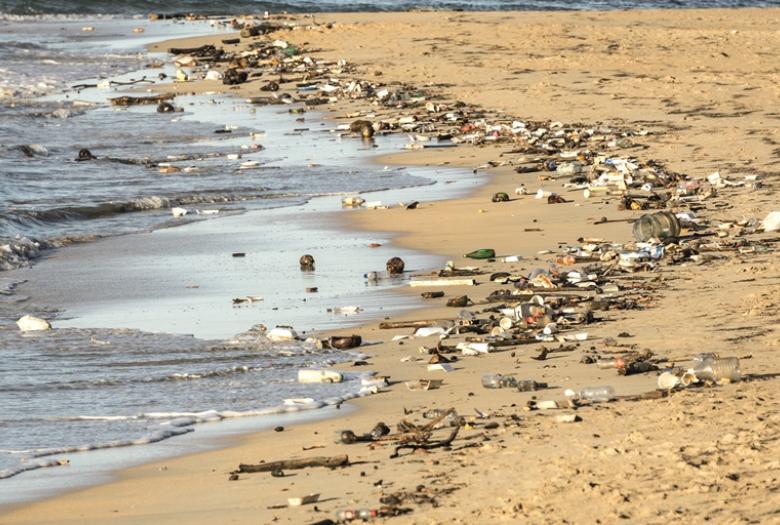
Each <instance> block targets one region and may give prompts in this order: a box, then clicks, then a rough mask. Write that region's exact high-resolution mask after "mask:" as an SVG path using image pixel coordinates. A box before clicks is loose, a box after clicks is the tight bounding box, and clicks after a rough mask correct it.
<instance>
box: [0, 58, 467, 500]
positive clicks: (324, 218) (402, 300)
mask: <svg viewBox="0 0 780 525" xmlns="http://www.w3.org/2000/svg"><path fill="white" fill-rule="evenodd" d="M133 74H134V73H129V75H133ZM234 102H237V101H234V100H232V99H230V98H227V99H226V102H225V103H223V106H224V108H223V109H221V110H219V111H220V115H221V118H230V115H229V113H230V112H229V110H228V109H227V107H228V106H231V105H232V103H234ZM198 115H199V112H198V111H197V110H196V111H195V113H194V115H193V116H192V117H191V118H199V117H198ZM211 116H212V117H213V116H214V115H211ZM269 116H272V115H269ZM200 117H203V115H200ZM279 118H280V120H283V121H286V120H289V121H290V122H289V123H286V124H284V125H283V126H280V129H279V130H277V131H278V132H279V133H281V131H283V130H284V129H285V128H286V127H290V126H294V124H293V123H292V120H293V119H292V117H288V116H287V115H281V116H279ZM321 119H322V117H321V116H316V117H314V119H313V122H315V123H316V122H320V120H321ZM205 120H208V116H206V119H205ZM216 123H218V122H215V124H216ZM311 140H313V141H315V142H317V141H319V142H323V141H325V142H327V141H328V139H327V138H318V137H314V138H313V139H311ZM395 142H397V141H393V140H390V141H384V142H383V143H382V144H383V145H382V147H380V148H379V151H380V152H384V150H387V151H389V152H394V151H395V147H394V143H395ZM384 143H388V144H384ZM369 154H370V156H367V155H369ZM363 157H367V158H366V159H364V158H363ZM375 157H376V154H375V152H374V151H370V152H367V153H366V154H361V155H359V156H356V157H355V158H351V159H350V160H348V161H345V163H344V166H345V167H349V168H350V169H366V168H368V167H369V166H373V167H374V169H378V168H380V167H381V165H380V164H378V163H377V162H376V159H375ZM412 171H413V172H414V173H418V172H419V175H421V176H426V177H430V179H429V180H430V183H428V184H425V185H422V186H409V187H400V188H393V189H390V190H379V191H373V190H369V191H363V192H361V194H362V195H363V196H365V197H366V198H370V199H376V198H383V199H385V200H386V201H387V202H388V203H392V202H397V201H399V200H409V199H411V198H412V197H413V196H415V195H425V200H426V201H427V202H429V201H434V200H436V199H437V198H440V197H437V196H436V195H433V194H432V192H433V191H435V192H441V191H444V192H447V193H448V194H451V195H454V194H460V193H462V192H466V191H469V190H468V189H466V188H468V187H470V186H471V185H472V184H474V182H472V180H471V176H470V175H467V174H465V172H462V173H459V171H458V170H452V169H447V170H446V173H447V175H446V176H445V177H444V179H445V180H446V181H447V185H446V186H447V187H446V188H444V187H442V184H444V181H443V180H437V178H436V172H438V171H441V170H436V169H433V170H431V169H420V170H415V169H412ZM461 171H462V170H461ZM350 193H352V192H350ZM339 200H340V195H336V196H328V195H319V196H314V197H309V198H307V203H305V204H302V205H288V206H283V207H279V208H276V207H273V208H270V209H259V210H257V209H255V210H252V209H250V210H246V211H244V212H242V213H240V214H237V215H232V216H229V217H220V218H217V219H216V220H214V221H206V222H200V223H188V224H183V225H179V226H178V227H175V228H162V229H160V228H155V229H153V230H151V231H142V232H137V233H130V234H125V235H119V236H108V237H104V238H101V239H99V240H97V241H95V242H90V243H78V244H75V245H73V246H67V247H64V248H60V249H58V250H56V251H53V252H50V253H48V254H46V256H45V257H44V258H43V259H42V260H39V261H37V263H36V265H35V267H33V268H32V269H29V268H28V269H22V270H16V271H9V272H7V273H6V275H8V276H10V278H12V279H13V278H14V277H18V279H20V280H23V281H27V282H25V283H23V284H21V285H20V286H19V290H18V293H21V294H23V295H24V296H26V297H29V299H28V300H30V301H32V302H33V303H41V304H46V305H47V306H50V305H58V306H63V303H66V304H65V305H64V306H65V308H64V312H63V313H64V315H65V317H64V318H62V319H59V321H57V322H55V325H56V326H57V327H58V328H107V329H115V328H120V329H121V328H133V329H141V330H143V331H147V332H149V331H151V332H156V331H161V332H170V333H181V334H191V333H192V332H193V330H192V328H193V327H192V326H189V327H186V328H184V329H175V328H174V327H175V326H179V324H176V323H173V324H172V321H173V319H172V318H171V314H172V313H171V311H168V312H167V318H166V317H165V316H163V317H162V318H161V319H160V321H159V323H161V324H157V321H154V320H152V319H153V318H155V317H156V316H155V315H154V311H157V310H159V311H162V310H165V307H164V306H157V307H156V310H155V309H152V310H148V309H144V311H143V313H142V315H141V317H137V316H135V317H134V315H132V314H130V312H129V311H128V309H129V310H132V309H133V304H132V303H127V302H124V303H118V302H117V300H116V299H115V300H114V301H113V303H115V304H113V306H111V305H109V304H101V303H97V304H95V303H94V299H91V298H90V296H89V295H87V296H86V297H79V293H80V294H81V295H84V292H85V291H86V292H89V291H90V290H92V289H93V288H96V289H97V290H100V289H104V288H106V287H107V286H108V285H109V282H108V281H106V283H105V286H96V287H94V286H91V287H89V288H90V290H81V291H80V292H79V293H77V294H76V297H74V289H73V285H72V284H69V283H73V282H83V281H86V280H87V278H89V279H90V281H91V282H92V283H93V284H94V283H96V282H99V281H100V280H101V278H102V277H101V274H100V272H99V271H98V272H95V270H94V269H93V268H100V267H102V266H106V265H107V264H108V263H110V262H111V261H112V260H115V261H114V262H118V260H119V259H121V261H122V263H123V264H125V265H129V266H133V264H134V263H133V262H132V256H131V255H130V254H131V253H133V252H135V251H145V250H148V249H149V246H147V244H149V241H150V239H151V236H152V235H155V234H156V235H157V236H162V237H164V240H158V241H157V242H156V243H151V249H152V252H153V253H156V251H159V250H157V245H158V244H160V243H162V244H163V245H164V246H165V247H166V250H167V249H168V247H169V246H180V247H181V246H183V247H185V248H186V247H187V246H189V245H193V244H197V243H198V242H199V241H198V239H199V237H203V233H201V234H199V235H194V233H193V232H194V231H195V232H197V231H198V230H200V231H201V232H202V231H203V230H205V231H206V232H210V231H223V230H224V229H225V225H224V224H223V223H229V224H233V226H234V228H237V229H238V230H240V231H242V230H245V229H247V228H248V226H247V225H251V224H253V223H254V222H256V221H257V220H259V219H262V220H263V221H267V220H274V221H279V220H280V219H279V217H282V219H283V218H284V217H287V216H289V218H292V217H295V216H298V214H303V215H302V218H303V219H304V223H317V224H318V225H319V227H320V228H322V229H323V233H327V232H331V231H332V232H338V234H337V235H330V234H329V236H330V237H338V238H343V239H349V238H352V237H355V236H356V235H357V234H358V232H357V231H356V230H353V229H350V228H349V227H348V224H349V222H350V219H348V218H347V217H346V216H347V214H348V213H350V211H352V210H343V209H341V208H340V206H339ZM314 215H316V216H318V217H319V219H316V220H315V219H314V218H313V216H314ZM274 217H276V219H274ZM295 228H297V230H301V231H300V232H299V233H302V226H301V225H297V226H296V227H295ZM297 230H296V231H297ZM263 231H264V230H263V227H256V228H255V231H254V235H258V232H263ZM353 232H354V233H353ZM266 233H267V232H266ZM287 233H288V234H289V233H290V232H287ZM263 235H265V234H263ZM383 236H384V237H387V238H392V234H391V233H385V234H383ZM188 237H193V240H192V241H190V242H185V241H184V240H183V239H185V238H188ZM372 237H373V238H376V237H374V236H368V235H366V239H365V241H366V242H368V240H370V239H371V238H372ZM206 238H207V239H208V237H206ZM350 242H352V243H353V244H354V241H350ZM363 244H365V243H363ZM145 246H146V248H145V249H144V250H141V249H142V248H144V247H145ZM288 248H289V247H288ZM352 248H354V247H352ZM244 249H245V248H244ZM388 250H392V251H393V253H394V254H395V255H401V256H403V257H404V258H406V259H407V261H409V262H410V263H411V265H412V266H411V268H412V271H415V269H417V270H418V271H419V269H422V268H426V267H427V266H428V264H429V262H430V261H432V260H433V259H436V258H438V257H437V256H435V255H433V254H425V253H423V252H422V251H420V250H416V251H414V252H410V251H409V250H396V249H394V248H392V244H388V245H387V246H386V247H385V248H384V249H382V250H381V252H382V253H385V252H387V251H388ZM304 251H305V250H304ZM320 252H322V248H320ZM320 252H315V253H318V257H319V253H320ZM107 253H111V254H114V255H107ZM120 254H123V255H120ZM149 255H150V254H149V253H143V257H144V258H148V257H149ZM251 255H252V254H250V256H251ZM326 255H327V253H326ZM159 257H163V256H162V255H161V254H158V258H159ZM365 258H366V257H365V256H363V257H361V258H359V260H364V259H365ZM375 258H376V257H373V259H375ZM294 259H295V260H294V261H293V260H291V261H290V264H292V265H295V264H297V255H296V256H295V258H294ZM369 259H372V257H369ZM85 261H89V263H88V264H86V265H85ZM101 261H102V262H101ZM422 261H426V262H422ZM374 262H375V263H378V262H379V261H378V260H377V261H374ZM383 263H384V260H382V264H383ZM63 265H64V266H63ZM108 265H109V266H111V264H108ZM376 267H377V269H378V268H379V266H376ZM372 269H374V266H367V267H366V268H365V270H366V271H368V270H372ZM82 273H83V274H84V275H82ZM295 273H296V274H297V268H296V272H295ZM231 278H233V277H231ZM352 280H353V281H354V280H355V279H354V276H353V279H352ZM341 281H343V279H341ZM341 281H337V283H336V284H337V285H338V283H339V282H341ZM358 281H359V279H358ZM58 282H64V283H65V284H64V285H63V289H62V290H60V289H59V288H57V287H56V286H53V285H55V284H56V283H58ZM312 283H313V284H317V282H316V280H314V281H312ZM312 283H309V284H312ZM42 285H45V286H42ZM39 286H40V288H39ZM388 286H389V287H388ZM398 286H399V283H392V282H391V283H389V285H388V284H381V285H377V287H376V288H377V290H374V291H371V293H372V298H371V299H370V300H369V301H366V302H363V303H361V305H362V306H363V307H365V309H367V310H368V311H364V312H362V313H361V315H359V316H356V317H353V318H350V317H341V318H338V317H336V316H325V317H332V319H333V320H332V321H325V322H326V324H334V325H335V324H338V325H339V328H333V327H330V328H329V331H331V332H332V331H336V332H339V331H346V330H349V327H351V326H353V325H355V324H366V323H368V322H371V321H370V319H373V318H379V317H381V316H385V315H388V314H389V313H391V312H394V311H398V309H399V308H400V309H402V310H404V311H406V310H413V309H415V308H420V307H421V305H420V306H412V303H411V302H410V298H408V297H405V296H404V295H403V294H400V293H397V292H395V291H394V288H396V287H398ZM217 288H219V289H223V291H224V288H225V286H224V285H222V286H218V287H217ZM76 291H78V290H76ZM127 292H129V290H126V291H125V292H124V293H120V292H114V294H113V295H116V294H117V293H118V294H119V295H120V296H125V295H127ZM326 294H327V292H326ZM93 295H94V294H93ZM141 295H142V296H143V300H144V301H145V302H148V301H154V300H159V298H158V299H154V297H152V298H150V297H149V296H148V295H144V294H143V293H142V294H141ZM328 297H330V296H329V295H328ZM335 300H338V297H335ZM320 302H322V301H320ZM338 305H339V304H337V303H334V304H333V305H332V306H338ZM213 306H218V305H206V306H205V307H206V308H209V307H213ZM378 307H379V308H380V309H379V310H377V308H378ZM306 308H308V309H309V310H311V309H313V308H317V309H318V310H319V308H320V307H318V306H309V307H306ZM323 308H324V306H323ZM248 312H249V313H250V314H251V313H252V312H251V310H250V311H248ZM385 312H386V313H385ZM129 314H130V315H129ZM120 315H123V316H124V318H123V320H122V321H121V323H119V325H117V322H116V319H117V318H118V316H120ZM161 315H162V314H161ZM254 315H257V314H254ZM186 316H187V319H182V321H183V322H184V323H185V324H186V323H187V322H189V323H192V322H193V320H192V317H193V316H195V317H197V315H196V314H195V313H194V312H193V311H192V305H190V307H189V308H188V311H187V312H186ZM299 316H300V314H299ZM233 317H235V315H234V316H233ZM244 317H246V315H244V316H243V317H242V318H241V319H243V318H244ZM313 317H314V316H312V315H309V316H308V318H313ZM319 317H321V318H322V317H323V315H322V314H319ZM150 320H151V324H149V322H150ZM223 320H224V319H223ZM263 320H265V318H264V319H263ZM318 323H319V324H322V323H323V320H322V319H321V320H319V321H318ZM228 325H229V326H232V327H233V328H232V329H231V328H228V329H226V328H224V327H221V328H220V330H221V331H220V332H215V331H214V329H213V327H208V326H205V327H203V328H202V329H201V330H206V331H205V332H203V333H196V335H198V336H199V337H200V338H201V339H204V338H205V339H220V338H223V337H224V338H230V337H233V336H234V335H236V334H237V333H238V332H243V331H244V330H246V329H249V328H250V326H251V323H249V322H248V321H244V322H242V321H241V320H240V319H231V320H230V322H229V323H228ZM300 328H304V329H305V330H304V332H303V333H306V332H309V331H310V330H309V329H310V326H309V325H303V326H300ZM326 329H328V328H327V327H319V330H316V332H322V331H323V330H326ZM355 390H357V387H355ZM280 401H281V400H280ZM269 408H273V407H269ZM324 408H325V409H326V410H327V408H328V407H324ZM320 412H321V410H320V409H316V410H313V411H302V412H296V413H293V414H291V415H289V414H277V415H271V416H259V417H247V418H237V419H242V420H244V421H245V423H244V425H243V426H244V427H245V429H244V430H242V431H240V432H239V433H241V434H248V433H254V432H257V429H255V428H253V427H260V428H271V427H273V426H276V425H277V424H287V423H286V421H287V420H288V419H290V418H292V419H293V420H300V419H303V420H304V421H309V420H318V419H321V418H322V417H323V416H322V415H321V413H320ZM306 414H308V415H306ZM329 417H335V414H331V415H330V416H329ZM225 421H229V422H233V421H234V419H227V420H225ZM225 421H222V422H220V423H224V422H225ZM253 421H254V423H253ZM205 426H207V425H205ZM232 426H242V425H241V424H240V423H235V422H234V423H233V424H232ZM203 427H204V424H203V423H200V424H197V428H199V429H201V428H203ZM222 432H226V431H222ZM214 433H216V434H218V435H219V434H220V433H221V432H220V431H214V430H211V431H209V430H206V435H205V436H204V437H203V438H201V439H203V440H205V442H206V443H210V442H212V441H213V438H212V437H210V436H211V434H214ZM199 435H200V433H198V434H197V435H196V436H187V437H185V438H183V439H184V440H185V442H184V445H183V446H184V447H185V448H186V449H189V450H192V449H197V448H198V445H197V443H198V442H199V441H200V440H199V439H198V436H199ZM181 440H182V436H175V437H173V439H171V440H170V441H171V442H170V443H168V441H169V440H164V441H163V442H161V445H160V446H156V445H155V444H151V445H142V446H141V447H142V448H144V449H146V448H148V447H150V446H151V447H152V449H153V450H143V451H142V450H135V449H136V447H122V448H118V449H117V448H108V449H100V450H98V451H87V452H82V453H76V454H58V455H56V456H52V457H65V456H68V457H70V458H71V459H73V464H74V466H70V467H68V469H69V470H72V469H75V468H79V469H81V471H84V469H85V467H84V465H87V466H86V471H87V472H88V473H89V474H87V475H88V476H89V477H90V478H91V479H96V480H97V481H95V482H91V481H88V482H86V483H85V484H84V485H83V486H79V487H77V488H72V489H67V488H66V489H62V488H61V489H59V490H57V492H56V493H54V494H47V495H44V496H42V497H40V496H39V497H37V498H35V499H33V500H32V501H30V500H26V501H23V502H18V503H8V504H4V505H2V510H3V512H6V511H10V510H12V509H15V508H19V507H21V506H24V505H29V504H33V503H35V502H36V501H44V500H47V499H50V498H52V497H55V498H56V497H64V496H66V495H67V494H69V493H70V492H72V491H73V490H76V491H78V490H83V489H84V488H88V487H90V486H94V485H95V484H99V483H104V482H106V480H108V481H109V482H110V481H111V480H113V479H114V478H115V476H116V474H117V473H118V472H121V471H123V470H125V469H126V468H128V465H130V466H133V465H136V464H138V463H139V462H140V463H141V464H146V463H149V462H150V459H143V458H154V457H155V456H159V455H160V454H163V455H164V456H165V457H176V456H180V455H182V454H181V453H177V452H173V450H172V449H173V448H175V447H176V443H179V442H181ZM193 441H194V442H195V443H193ZM209 447H210V448H214V446H213V444H212V445H210V446H209ZM160 449H162V450H168V452H162V453H161V452H159V450H160ZM111 451H118V453H117V454H118V456H119V457H120V458H124V459H120V460H116V461H113V462H112V463H114V464H116V463H117V462H118V464H119V465H120V466H119V467H118V468H117V467H112V468H109V469H104V468H100V467H99V465H97V464H96V461H97V460H96V459H95V457H104V458H107V457H108V455H109V454H111ZM96 452H97V456H95V453H96ZM84 454H86V455H87V456H88V458H83V457H82V455H84ZM73 456H79V457H78V458H73ZM158 460H159V459H158ZM98 463H99V462H98ZM76 465H81V466H78V467H77V466H76ZM49 475H52V476H55V478H57V479H55V484H59V485H62V481H60V480H59V478H60V477H61V476H63V475H65V471H62V472H60V471H59V469H58V472H56V473H54V472H52V471H51V469H41V470H39V471H38V472H37V475H36V476H35V478H37V479H38V480H39V481H41V482H42V483H44V484H46V477H47V476H49ZM22 476H25V478H27V477H29V476H30V473H23V474H22ZM13 483H16V480H14V482H13ZM29 483H33V482H32V481H29V482H28V481H27V479H25V480H24V483H23V485H24V486H27V485H29ZM25 490H27V489H25ZM48 490H49V489H48V488H47V489H45V491H47V492H48Z"/></svg>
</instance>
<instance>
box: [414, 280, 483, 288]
mask: <svg viewBox="0 0 780 525" xmlns="http://www.w3.org/2000/svg"><path fill="white" fill-rule="evenodd" d="M475 284H476V281H474V279H434V280H430V281H409V286H411V287H412V288H417V287H419V286H474V285H475Z"/></svg>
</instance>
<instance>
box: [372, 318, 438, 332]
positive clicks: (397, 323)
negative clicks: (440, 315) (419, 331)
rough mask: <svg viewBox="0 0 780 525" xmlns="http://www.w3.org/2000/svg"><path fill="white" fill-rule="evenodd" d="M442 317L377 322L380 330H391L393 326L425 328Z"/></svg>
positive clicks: (434, 323)
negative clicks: (423, 319) (424, 319)
mask: <svg viewBox="0 0 780 525" xmlns="http://www.w3.org/2000/svg"><path fill="white" fill-rule="evenodd" d="M442 321H443V319H430V320H426V321H395V322H393V321H383V322H381V323H379V328H380V329H382V330H392V329H394V328H425V327H427V326H436V325H437V323H440V322H442Z"/></svg>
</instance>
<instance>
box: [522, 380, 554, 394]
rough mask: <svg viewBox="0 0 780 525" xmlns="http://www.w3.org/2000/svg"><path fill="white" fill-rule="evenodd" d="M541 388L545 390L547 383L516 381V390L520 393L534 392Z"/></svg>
mask: <svg viewBox="0 0 780 525" xmlns="http://www.w3.org/2000/svg"><path fill="white" fill-rule="evenodd" d="M543 388H547V383H537V382H536V381H534V380H533V379H522V380H520V381H517V389H518V390H519V391H520V392H534V391H536V390H541V389H543Z"/></svg>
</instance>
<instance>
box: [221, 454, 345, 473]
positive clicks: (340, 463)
mask: <svg viewBox="0 0 780 525" xmlns="http://www.w3.org/2000/svg"><path fill="white" fill-rule="evenodd" d="M348 466H349V457H348V456H346V455H343V456H317V457H313V458H302V459H283V460H280V461H269V462H268V463H258V464H256V465H248V464H245V463H241V464H240V465H239V466H238V470H236V471H235V472H237V473H248V472H273V471H275V470H296V469H302V468H308V467H327V468H337V467H348Z"/></svg>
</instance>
